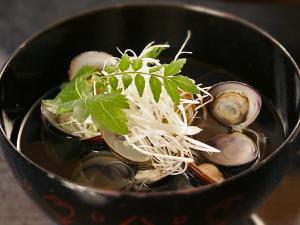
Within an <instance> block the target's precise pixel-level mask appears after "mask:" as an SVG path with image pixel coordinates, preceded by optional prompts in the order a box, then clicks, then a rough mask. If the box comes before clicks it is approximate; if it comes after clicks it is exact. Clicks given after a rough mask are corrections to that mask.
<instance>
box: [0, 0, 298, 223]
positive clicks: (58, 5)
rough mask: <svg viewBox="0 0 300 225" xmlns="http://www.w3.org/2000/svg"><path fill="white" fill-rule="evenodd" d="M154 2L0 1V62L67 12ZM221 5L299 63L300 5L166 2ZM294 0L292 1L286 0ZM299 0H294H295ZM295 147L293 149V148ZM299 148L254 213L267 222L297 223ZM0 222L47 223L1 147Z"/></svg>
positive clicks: (211, 0) (197, 0)
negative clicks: (271, 38) (272, 39)
mask: <svg viewBox="0 0 300 225" xmlns="http://www.w3.org/2000/svg"><path fill="white" fill-rule="evenodd" d="M128 2H130V3H132V2H158V1H157V0H152V1H145V0H143V1H137V0H136V1H133V0H82V1H75V0H24V1H23V0H0V66H1V64H2V63H4V62H5V60H6V59H7V58H8V57H9V55H10V54H11V53H12V52H13V51H14V49H15V48H16V47H17V46H18V45H20V44H21V43H22V42H23V41H24V40H25V39H27V38H28V37H29V36H30V35H32V34H33V33H35V32H36V31H39V30H40V29H42V28H43V27H45V26H47V25H49V24H52V23H54V22H56V21H59V20H61V19H63V18H66V17H69V16H71V15H74V14H77V13H81V12H85V11H88V10H90V9H94V8H97V7H103V6H105V5H111V4H125V3H128ZM168 2H180V3H182V4H186V3H190V4H195V5H202V6H207V7H210V8H214V9H219V10H223V11H226V12H230V13H233V14H235V15H238V16H240V17H242V18H245V19H247V20H249V21H251V22H253V23H254V24H257V25H258V26H260V27H261V28H263V29H265V30H266V31H268V32H269V33H270V34H271V35H273V36H274V37H275V38H276V39H278V40H279V41H280V42H281V43H282V44H283V45H284V46H285V47H286V48H287V50H288V51H289V52H290V53H291V54H292V56H293V57H294V58H295V60H296V62H298V64H300V4H296V3H294V4H288V3H287V2H288V1H284V0H282V1H276V2H280V3H278V4H271V3H269V2H271V0H269V1H266V0H265V1H264V2H265V3H259V2H260V1H258V0H257V1H254V2H255V3H249V2H251V1H247V2H248V3H244V2H241V1H235V2H230V1H228V0H223V1H217V0H181V1H168ZM291 2H297V1H295V0H294V1H291ZM298 2H299V1H298ZM296 150H297V149H296ZM299 157H300V151H298V152H296V154H295V161H294V163H293V165H292V166H291V167H290V169H289V171H288V173H287V175H286V176H285V178H284V180H283V181H282V183H281V185H280V186H279V187H278V188H277V189H276V191H275V192H274V193H273V194H272V196H271V198H270V199H268V200H267V201H266V202H265V203H264V205H263V206H262V207H261V208H260V209H258V211H257V213H258V215H259V216H260V217H261V218H262V219H263V220H264V221H265V224H266V225H300V194H299V190H300V169H299V167H300V166H299V164H300V163H299V162H300V160H299ZM0 225H52V224H51V222H50V221H49V220H48V219H47V218H46V216H44V215H43V213H41V212H40V210H39V209H38V208H37V207H36V206H35V205H34V204H33V203H32V202H31V201H30V200H29V199H28V197H27V196H25V194H24V193H23V192H22V191H21V190H20V188H19V186H18V184H17V183H16V181H15V180H14V178H13V177H12V175H11V173H10V171H9V169H8V167H7V165H6V162H5V161H4V159H3V156H2V153H1V151H0Z"/></svg>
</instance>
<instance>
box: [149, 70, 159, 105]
mask: <svg viewBox="0 0 300 225" xmlns="http://www.w3.org/2000/svg"><path fill="white" fill-rule="evenodd" d="M150 88H151V91H152V94H153V98H154V100H155V101H156V102H158V101H159V97H160V94H161V82H160V80H159V79H158V78H156V77H155V76H151V77H150Z"/></svg>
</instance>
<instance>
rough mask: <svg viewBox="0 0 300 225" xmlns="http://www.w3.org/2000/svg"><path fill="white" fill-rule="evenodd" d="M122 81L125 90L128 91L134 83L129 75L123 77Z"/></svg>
mask: <svg viewBox="0 0 300 225" xmlns="http://www.w3.org/2000/svg"><path fill="white" fill-rule="evenodd" d="M122 81H123V85H124V89H127V88H128V87H129V85H130V84H131V82H132V77H131V76H130V75H128V74H124V75H123V76H122Z"/></svg>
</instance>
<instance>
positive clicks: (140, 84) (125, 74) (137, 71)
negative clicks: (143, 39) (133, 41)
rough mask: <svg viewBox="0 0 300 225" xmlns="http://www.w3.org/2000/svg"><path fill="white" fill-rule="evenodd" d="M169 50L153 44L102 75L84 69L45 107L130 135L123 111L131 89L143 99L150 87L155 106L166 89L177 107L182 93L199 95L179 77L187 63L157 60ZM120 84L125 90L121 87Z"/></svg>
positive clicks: (194, 88)
mask: <svg viewBox="0 0 300 225" xmlns="http://www.w3.org/2000/svg"><path fill="white" fill-rule="evenodd" d="M167 47H168V45H154V46H152V45H151V44H150V45H148V47H146V48H145V50H144V51H143V52H145V53H142V54H141V56H139V57H137V56H131V57H130V56H128V55H127V54H126V53H125V54H123V55H122V56H121V58H120V60H119V61H118V62H117V63H116V64H114V65H106V66H105V67H104V68H103V70H102V71H98V68H97V67H94V66H84V67H82V68H81V69H80V70H79V71H78V73H77V74H76V75H75V77H74V78H73V79H72V80H71V81H69V82H68V83H65V84H63V85H62V86H61V91H60V92H59V93H58V95H57V96H56V97H55V99H53V100H45V101H43V103H45V104H46V103H47V104H48V105H49V107H51V109H52V111H55V113H56V114H57V115H58V114H63V113H70V112H71V115H72V117H73V118H74V119H75V120H76V121H77V122H79V123H84V122H85V121H86V120H87V118H91V119H92V122H93V124H94V126H95V127H96V128H97V129H99V130H102V129H105V130H108V131H110V132H113V133H116V134H119V135H124V134H127V133H128V127H127V117H126V114H125V112H124V110H125V109H128V108H129V104H128V100H127V97H126V96H125V95H124V93H126V91H125V90H126V89H128V88H131V86H132V85H134V86H135V89H136V91H137V92H138V94H139V96H140V97H142V96H143V94H144V91H145V87H146V85H149V86H150V89H151V92H152V96H153V98H154V100H155V102H159V99H160V98H161V95H162V94H161V93H162V89H163V88H165V91H166V93H167V94H168V96H169V97H170V98H171V100H172V101H173V103H174V105H179V103H180V92H182V91H185V92H189V93H191V94H197V93H199V90H198V87H197V86H196V85H195V84H194V82H193V81H192V80H191V79H189V78H188V77H186V76H183V75H179V73H180V72H181V70H182V68H183V66H184V64H185V63H186V59H184V58H182V59H176V60H173V61H171V62H170V63H169V64H160V63H159V60H156V58H157V57H158V56H159V54H160V53H161V52H162V51H163V50H164V49H166V48H167ZM149 58H152V59H149ZM149 64H152V65H153V64H154V66H150V65H149ZM143 65H145V66H143ZM119 82H122V84H123V86H119ZM133 83H134V84H133ZM131 84H132V85H131ZM164 93H165V92H164ZM89 116H90V117H89Z"/></svg>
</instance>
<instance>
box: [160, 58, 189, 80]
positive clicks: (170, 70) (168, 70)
mask: <svg viewBox="0 0 300 225" xmlns="http://www.w3.org/2000/svg"><path fill="white" fill-rule="evenodd" d="M185 63H186V59H177V60H176V61H172V62H171V63H170V64H168V65H166V67H165V72H164V75H165V76H174V75H176V74H178V73H180V71H181V69H182V67H183V66H184V64H185Z"/></svg>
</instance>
